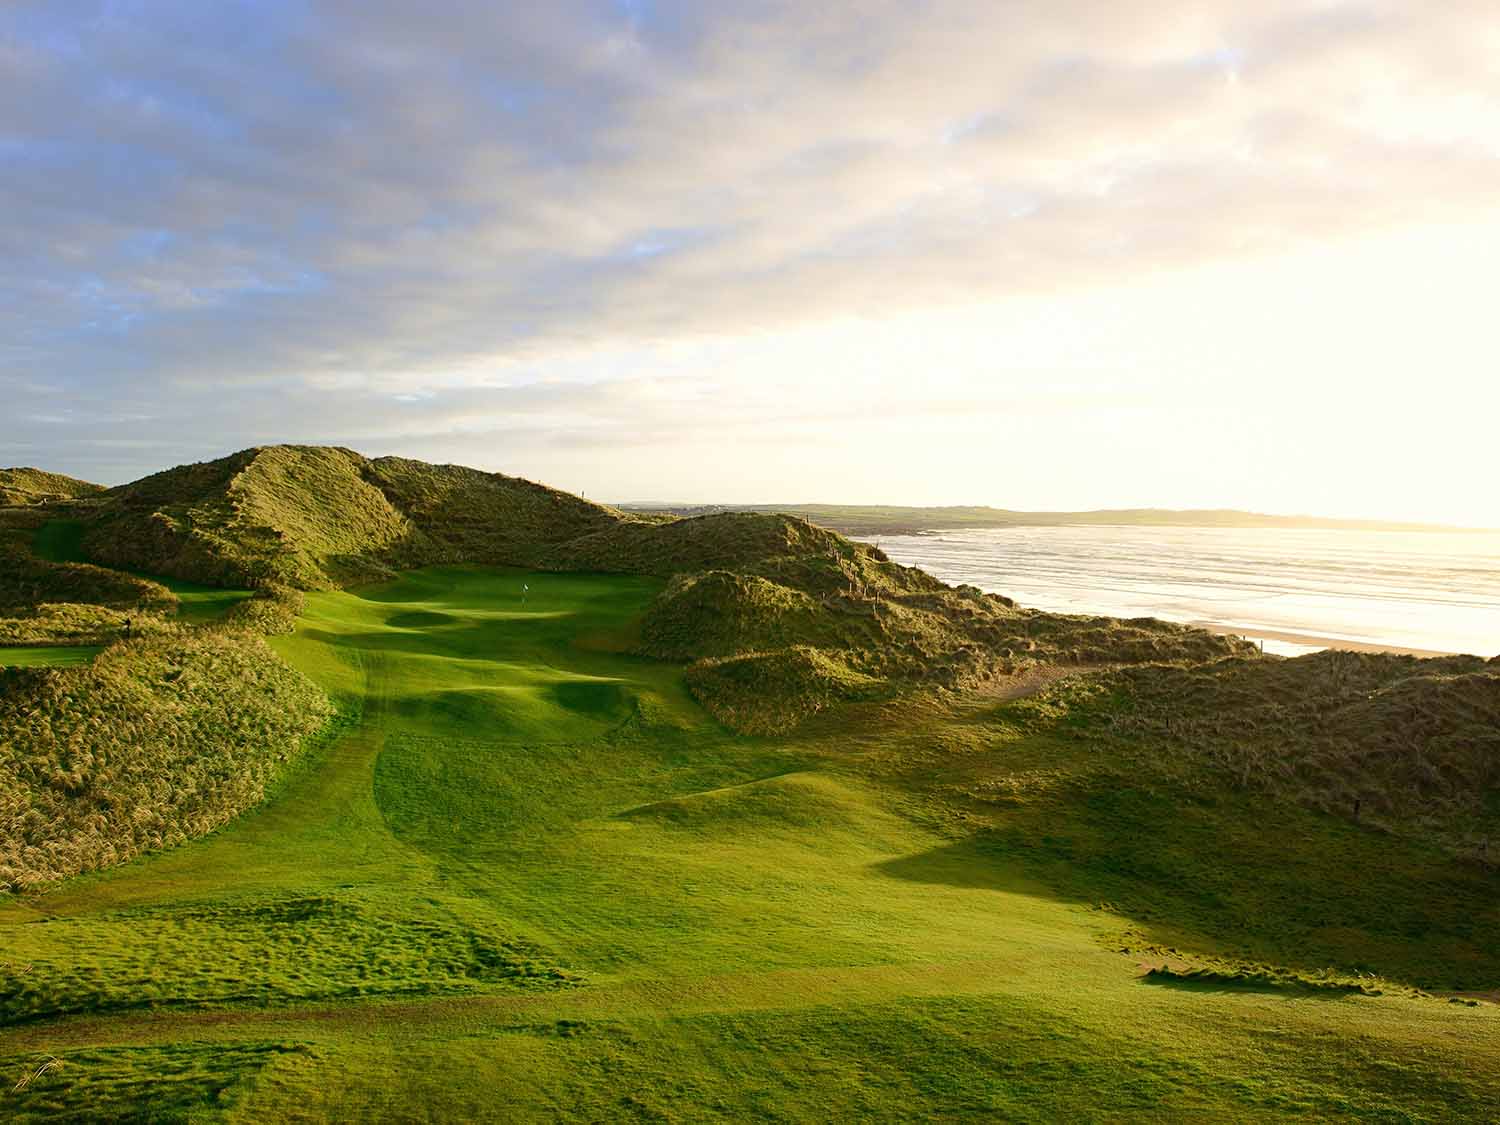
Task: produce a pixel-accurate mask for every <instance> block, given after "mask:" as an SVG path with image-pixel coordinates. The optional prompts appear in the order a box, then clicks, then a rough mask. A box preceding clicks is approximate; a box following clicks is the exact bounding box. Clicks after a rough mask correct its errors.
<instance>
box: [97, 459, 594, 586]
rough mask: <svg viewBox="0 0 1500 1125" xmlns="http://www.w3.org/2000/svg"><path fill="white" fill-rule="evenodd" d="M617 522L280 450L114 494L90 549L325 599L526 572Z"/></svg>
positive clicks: (504, 489)
mask: <svg viewBox="0 0 1500 1125" xmlns="http://www.w3.org/2000/svg"><path fill="white" fill-rule="evenodd" d="M620 518H621V517H620V516H618V514H616V513H612V512H611V511H610V510H609V509H605V508H601V507H599V506H598V505H595V504H590V503H588V502H587V501H585V500H581V499H579V498H577V497H574V496H569V495H567V494H566V493H561V492H557V491H556V490H554V489H550V488H546V487H544V486H542V485H538V484H533V483H531V482H530V481H523V480H518V479H516V478H513V477H505V476H501V475H499V474H495V473H484V472H480V471H478V470H476V469H464V468H459V467H456V466H452V465H428V464H425V463H424V462H421V461H409V460H406V459H404V458H399V457H383V458H379V459H377V460H370V459H369V458H366V457H363V456H361V455H360V454H358V453H355V452H353V451H352V450H348V449H337V448H326V447H321V446H290V445H281V446H267V447H263V448H256V449H247V450H244V451H242V452H240V453H236V454H233V455H232V456H229V457H224V458H221V459H219V460H217V461H210V462H206V463H203V464H196V465H186V466H180V467H178V468H175V469H168V470H166V471H165V472H162V473H157V474H155V475H153V476H149V477H146V478H144V479H142V480H139V481H136V482H135V483H133V484H128V485H124V486H123V487H121V488H117V489H113V490H111V491H110V492H108V493H107V494H105V495H104V496H103V497H102V498H100V499H99V501H98V502H97V515H96V517H95V521H94V525H93V527H92V529H91V530H90V532H89V535H88V537H87V539H86V541H85V547H86V549H87V550H88V552H89V554H90V556H91V557H92V558H95V559H97V560H99V561H102V562H108V563H110V564H112V565H115V566H122V567H133V568H136V569H140V570H146V571H149V572H151V573H153V574H166V575H171V576H174V577H178V578H185V579H189V580H191V581H196V582H207V583H210V584H215V585H222V586H259V585H264V584H268V583H274V584H279V585H286V586H294V587H299V588H302V589H319V588H327V587H331V586H343V585H349V584H352V583H358V582H363V581H372V580H377V579H382V578H389V577H390V576H391V575H392V573H393V572H394V570H395V569H397V568H408V567H413V566H422V565H427V564H432V563H442V562H448V563H451V562H484V563H497V564H516V563H529V562H532V561H534V559H535V556H536V555H537V554H538V553H539V552H540V551H541V550H542V549H543V548H545V547H546V546H547V545H549V544H553V543H557V542H559V541H561V540H563V539H567V538H571V537H573V536H577V535H580V534H582V533H584V532H586V531H589V530H592V529H594V528H597V527H599V526H601V525H603V524H605V523H608V522H610V521H612V520H617V519H620Z"/></svg>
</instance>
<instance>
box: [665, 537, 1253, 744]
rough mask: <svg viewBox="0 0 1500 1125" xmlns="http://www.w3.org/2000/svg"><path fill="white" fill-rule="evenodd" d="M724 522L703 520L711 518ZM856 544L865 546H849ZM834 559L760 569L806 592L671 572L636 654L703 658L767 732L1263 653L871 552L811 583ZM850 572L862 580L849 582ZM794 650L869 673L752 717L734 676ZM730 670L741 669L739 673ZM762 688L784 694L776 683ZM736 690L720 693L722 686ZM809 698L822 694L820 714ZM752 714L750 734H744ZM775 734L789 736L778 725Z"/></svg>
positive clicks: (709, 675) (728, 710)
mask: <svg viewBox="0 0 1500 1125" xmlns="http://www.w3.org/2000/svg"><path fill="white" fill-rule="evenodd" d="M714 518H715V517H705V518H704V521H703V522H709V521H711V520H712V519H714ZM850 546H854V545H852V544H851V545H850ZM827 558H828V556H826V555H825V556H816V555H815V556H811V557H810V558H802V557H797V556H791V557H787V556H781V557H777V558H774V559H771V560H767V561H766V562H763V563H762V564H761V567H762V568H763V569H766V570H771V571H773V572H775V573H779V574H783V575H784V574H787V573H788V572H793V573H795V572H797V571H798V570H801V571H803V572H804V573H802V574H800V575H799V577H800V578H801V580H802V581H804V582H806V583H807V585H806V587H805V588H797V587H794V586H788V585H783V584H782V583H780V582H776V581H772V580H771V579H770V578H767V577H763V576H762V575H760V574H756V573H749V574H746V573H737V572H733V571H727V570H712V571H708V572H706V573H702V574H693V575H680V576H678V577H677V578H674V579H673V580H672V581H671V583H670V584H669V585H668V587H667V588H666V589H665V590H664V591H663V592H662V594H661V596H660V597H659V598H658V599H657V601H656V602H655V603H654V604H653V605H652V607H651V609H650V610H649V611H648V613H647V614H646V616H645V618H644V620H643V622H642V627H641V640H640V645H639V651H640V652H642V653H643V654H645V655H649V656H653V657H656V658H659V659H666V660H687V661H691V660H701V661H705V662H706V663H705V665H704V666H703V667H701V668H700V667H698V666H697V665H695V666H694V670H693V672H692V673H691V675H690V680H689V682H690V683H691V684H692V685H693V691H694V694H695V695H696V696H697V697H698V699H699V701H700V702H702V703H703V704H704V705H705V706H706V707H708V709H709V710H710V711H712V712H713V713H714V714H715V715H717V716H720V717H721V719H723V720H724V721H728V722H729V723H730V725H731V726H735V729H739V730H745V731H752V730H753V731H762V730H765V729H768V728H766V726H765V722H764V720H763V718H762V716H761V715H760V712H764V713H765V714H766V715H772V714H777V713H780V714H781V715H783V716H784V717H785V718H784V719H783V722H796V721H800V719H801V718H805V717H807V716H808V715H809V714H811V713H813V711H816V710H821V709H822V707H823V706H826V705H829V704H830V703H831V702H832V701H833V700H835V699H839V698H870V697H873V696H876V695H880V694H887V695H888V694H891V693H893V692H896V691H900V690H904V689H913V688H921V687H931V686H933V685H937V686H940V687H943V688H949V689H965V688H970V687H973V686H975V685H977V684H979V683H982V682H984V681H988V680H992V679H994V678H996V677H1002V676H1010V675H1014V674H1016V673H1018V672H1022V671H1025V670H1027V669H1029V668H1033V667H1036V666H1039V665H1059V664H1061V665H1079V666H1090V665H1103V664H1116V663H1131V662H1136V661H1147V660H1170V661H1182V662H1193V661H1202V660H1214V659H1220V658H1223V657H1226V656H1229V655H1231V654H1235V653H1242V654H1249V653H1253V652H1254V651H1255V649H1254V646H1253V645H1251V644H1249V643H1248V642H1245V641H1241V640H1238V639H1236V638H1232V637H1222V636H1218V635H1216V634H1212V633H1208V632H1205V631H1204V630H1201V629H1192V628H1188V627H1186V626H1181V625H1174V624H1170V623H1167V622H1162V621H1155V620H1150V619H1143V620H1134V621H1117V620H1114V619H1111V618H1096V617H1072V616H1065V615H1060V614H1047V613H1038V612H1036V611H1033V610H1024V609H1018V608H1016V606H1015V605H1014V604H1013V603H1012V602H1011V601H1010V600H1009V599H1007V598H1001V597H995V596H992V595H986V594H982V593H980V592H979V591H978V590H975V589H973V588H972V587H969V588H961V589H957V590H955V589H950V588H948V587H946V586H942V585H940V584H937V583H936V582H935V581H934V580H932V579H930V578H928V576H927V575H925V574H922V573H921V572H920V571H917V572H915V573H913V572H910V571H907V570H905V569H904V568H900V567H894V566H892V564H890V563H888V562H886V561H885V560H884V559H883V557H882V556H880V555H878V554H876V553H874V552H873V551H870V550H869V549H865V550H864V551H862V552H860V553H859V554H858V556H857V558H858V562H857V563H851V562H849V560H848V559H847V558H846V559H844V560H842V561H843V562H844V563H845V569H844V570H836V571H835V573H838V574H839V575H840V578H839V579H837V580H835V581H833V582H830V581H828V575H827V574H824V575H822V576H819V575H816V574H813V575H808V574H807V573H805V572H806V571H814V570H815V569H816V568H817V565H818V563H820V562H822V561H826V560H827ZM850 573H856V574H858V575H859V576H860V577H858V578H857V579H856V580H855V582H854V584H853V585H851V580H850V577H849V575H850ZM786 649H808V650H811V651H817V652H819V653H820V654H821V655H822V657H823V659H824V660H826V661H828V662H830V663H832V664H837V665H838V666H841V667H844V668H846V669H847V670H848V671H850V672H851V673H855V674H858V675H860V676H861V677H863V678H864V683H863V685H862V687H861V690H860V692H859V693H857V695H840V694H838V693H834V694H832V695H829V694H828V693H827V692H825V691H824V690H823V687H824V686H826V685H824V686H819V685H816V684H814V685H811V686H810V689H809V690H810V692H811V695H810V696H808V697H807V698H799V691H798V689H797V688H796V687H795V686H794V685H791V684H790V683H788V684H787V685H785V688H784V690H785V691H786V694H785V695H784V696H780V697H778V696H777V695H774V694H772V695H768V696H767V698H766V699H765V700H763V702H762V703H761V704H760V706H759V707H758V708H754V709H747V703H748V697H747V691H748V690H749V689H748V687H747V686H746V684H744V683H740V682H738V681H737V680H730V679H726V678H725V676H724V674H723V665H724V664H725V662H726V661H728V660H729V659H730V658H732V657H739V656H745V657H747V658H753V659H752V660H751V663H750V664H748V665H746V668H747V669H748V668H751V667H755V666H757V662H758V661H759V660H761V659H762V658H763V656H764V654H766V653H769V652H780V651H782V650H786ZM731 666H732V665H731ZM758 687H759V690H763V691H766V692H772V693H774V692H776V691H778V690H783V687H782V680H781V679H779V678H778V677H774V676H765V677H762V678H761V679H760V680H759V681H758ZM720 691H723V692H728V693H730V694H729V695H728V696H726V697H725V698H724V699H716V698H715V693H716V692H720ZM808 698H816V699H818V700H820V702H819V704H818V706H816V707H811V708H809V707H808V706H807V702H808ZM737 716H743V717H744V718H745V720H746V721H748V722H750V723H751V724H752V725H751V726H737V725H736V723H737V722H738V719H737V718H736V717H737ZM777 729H787V728H786V727H785V726H780V727H778V728H777Z"/></svg>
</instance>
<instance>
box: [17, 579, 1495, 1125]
mask: <svg viewBox="0 0 1500 1125" xmlns="http://www.w3.org/2000/svg"><path fill="white" fill-rule="evenodd" d="M523 583H524V584H528V585H529V586H530V591H529V593H528V594H527V595H526V596H525V600H524V602H523V598H522V593H523V591H522V586H523ZM659 588H660V584H659V583H657V582H655V581H652V580H647V579H631V578H607V577H598V576H588V575H554V574H528V573H522V572H516V571H495V570H478V569H465V568H445V569H433V570H427V571H421V572H415V573H412V574H410V575H408V576H406V577H403V578H402V579H400V580H399V581H397V582H394V583H391V584H389V585H386V586H383V587H377V588H367V589H364V590H361V591H358V592H342V593H315V594H311V595H309V597H308V601H307V610H306V613H305V615H304V617H303V618H302V621H301V624H300V625H299V628H298V630H297V632H296V633H295V634H293V635H291V636H287V637H281V638H277V639H275V640H274V641H273V644H274V645H275V647H276V648H277V649H278V651H280V652H281V653H282V654H283V655H284V656H285V657H286V659H288V660H289V661H290V662H291V663H292V664H294V665H295V666H296V667H298V668H299V669H301V670H302V671H304V672H305V673H307V674H308V675H309V676H311V677H312V678H313V679H315V680H316V681H317V682H318V683H320V684H321V685H323V686H324V687H325V689H327V690H328V691H329V692H330V693H331V694H332V695H333V696H334V698H335V699H336V701H337V702H338V703H339V705H340V708H341V710H342V714H343V722H344V724H345V727H344V732H343V734H342V735H341V736H340V737H338V738H336V739H332V740H328V741H326V742H325V743H324V744H323V745H322V746H321V747H320V748H317V749H315V750H313V751H312V752H311V753H309V754H308V755H307V756H305V757H304V758H303V759H302V760H301V761H300V762H299V763H298V764H297V765H296V766H295V767H293V768H292V769H291V771H290V774H289V776H288V777H287V778H286V779H285V780H284V782H283V783H282V784H281V786H280V788H279V790H278V792H277V793H276V794H275V795H274V796H273V798H272V799H271V800H269V801H268V802H267V803H266V804H265V805H263V806H262V807H261V808H259V809H258V810H256V811H255V812H253V813H250V814H248V815H246V816H244V817H242V818H241V819H240V820H238V821H237V822H235V823H234V824H232V825H231V826H229V827H228V828H226V829H224V830H222V831H220V832H218V833H216V834H214V835H212V836H210V837H207V838H205V839H202V840H199V841H196V842H193V843H189V844H185V845H183V846H181V847H178V848H176V849H174V850H172V851H169V852H165V853H161V854H159V855H154V856H150V857H148V858H146V859H144V860H141V861H137V862H135V863H133V864H131V865H128V866H126V867H123V868H119V869H116V870H114V871H112V872H108V873H104V874H99V875H92V876H85V877H81V878H77V879H74V880H72V881H70V882H68V883H66V884H64V885H63V886H61V887H60V888H59V889H57V890H56V891H54V892H52V893H50V894H48V895H45V896H42V897H22V898H20V899H16V900H12V901H10V902H8V903H6V904H5V905H4V906H3V908H0V945H3V947H4V954H3V960H4V961H5V965H4V967H3V969H0V1012H3V1013H4V1015H5V1017H6V1020H7V1023H6V1026H4V1027H3V1028H0V1079H3V1080H4V1081H3V1084H0V1113H10V1114H14V1115H16V1116H20V1117H25V1116H28V1115H30V1116H36V1117H42V1116H46V1115H49V1114H51V1115H56V1116H61V1117H68V1116H74V1117H85V1116H93V1117H99V1118H121V1117H126V1116H130V1115H135V1116H136V1117H137V1118H139V1119H142V1120H183V1119H193V1120H216V1119H223V1120H255V1121H279V1120H286V1119H303V1120H308V1119H310V1120H368V1119H390V1120H412V1119H420V1120H474V1119H501V1120H504V1119H516V1118H524V1119H546V1120H553V1119H557V1118H565V1119H582V1120H619V1119H627V1120H628V1119H642V1120H674V1119H681V1120H704V1119H715V1118H748V1117H756V1118H765V1119H769V1120H809V1121H829V1120H849V1119H869V1120H902V1119H918V1118H933V1117H938V1118H955V1117H962V1116H991V1117H1003V1118H1011V1119H1032V1120H1041V1121H1050V1120H1058V1119H1063V1118H1066V1117H1076V1118H1078V1119H1081V1120H1099V1119H1120V1118H1151V1119H1168V1120H1183V1119H1193V1120H1226V1119H1229V1120H1233V1119H1272V1118H1278V1117H1281V1116H1285V1115H1287V1114H1294V1113H1295V1114H1300V1115H1302V1116H1306V1117H1310V1118H1315V1119H1316V1118H1331V1117H1357V1118H1364V1119H1370V1120H1388V1121H1409V1120H1479V1119H1484V1118H1485V1117H1486V1116H1488V1115H1489V1114H1490V1113H1491V1111H1492V1109H1493V1106H1494V1105H1495V1104H1497V1099H1500V1046H1497V1044H1500V1009H1497V1008H1495V1007H1494V1006H1491V1005H1482V1006H1479V1007H1469V1006H1467V1005H1450V1004H1447V1003H1443V1002H1440V1001H1437V1000H1433V999H1423V998H1417V997H1412V996H1407V995H1394V994H1388V995H1384V996H1379V997H1374V996H1364V995H1357V994H1355V995H1346V994H1342V993H1334V994H1331V995H1333V997H1334V998H1324V997H1323V996H1321V995H1317V994H1312V993H1309V992H1306V991H1302V990H1295V989H1277V988H1268V989H1261V988H1243V987H1217V988H1216V987H1212V986H1210V985H1205V984H1203V983H1194V982H1189V983H1188V984H1183V985H1175V984H1174V985H1161V984H1153V983H1150V982H1148V981H1146V980H1143V979H1142V978H1141V974H1140V966H1139V965H1138V964H1137V960H1136V958H1134V957H1132V956H1130V955H1127V954H1123V953H1121V952H1120V951H1119V949H1120V946H1119V943H1118V942H1117V940H1116V935H1117V934H1118V933H1119V931H1120V930H1121V928H1122V926H1123V925H1124V924H1125V920H1124V919H1122V916H1121V915H1120V914H1119V913H1117V912H1116V911H1114V910H1110V909H1100V908H1099V906H1100V904H1099V903H1098V901H1097V900H1096V901H1092V902H1091V901H1087V899H1086V896H1085V894H1084V890H1086V889H1087V888H1084V887H1081V886H1073V887H1068V886H1062V885H1061V884H1060V883H1058V882H1057V881H1053V882H1051V883H1048V884H1044V883H1042V882H1038V881H1035V878H1034V875H1033V874H1028V872H1041V873H1042V874H1045V870H1046V866H1047V864H1050V863H1054V862H1057V861H1058V856H1059V855H1065V852H1066V849H1065V848H1063V847H1062V845H1049V847H1050V848H1051V851H1048V852H1046V853H1045V854H1044V855H1042V856H1041V857H1040V860H1041V863H1040V865H1037V864H1028V863H1026V862H1022V860H1023V859H1024V858H1025V857H1024V856H1019V855H1017V854H1012V853H1017V852H1019V851H1021V850H1023V849H1026V848H1028V847H1031V846H1032V844H1031V842H1030V839H1029V837H1027V836H1026V834H1025V832H1022V831H1019V830H1018V831H1017V833H1016V834H1014V835H1013V836H1012V837H1005V838H1002V839H1001V840H1000V843H1003V845H1004V846H1003V847H1000V846H997V847H995V848H994V849H992V851H991V853H987V854H986V853H981V852H976V851H974V849H973V848H972V847H971V848H970V850H969V851H965V850H964V847H963V845H961V844H958V843H956V842H955V838H954V835H953V834H952V832H951V830H950V829H949V828H947V827H944V826H942V825H940V824H939V822H938V821H937V820H936V819H935V818H934V817H933V816H932V815H930V813H929V812H928V811H927V809H928V806H927V805H926V804H925V803H924V802H925V801H926V798H924V797H922V796H921V792H920V789H919V787H916V786H915V784H914V783H912V784H908V783H907V782H904V781H900V782H899V783H897V782H893V780H892V777H893V774H892V771H891V770H890V769H889V768H886V767H883V766H881V765H880V763H881V761H883V760H884V756H887V755H890V754H893V753H895V752H897V751H901V752H902V753H903V754H904V753H907V748H908V744H909V746H910V747H916V748H918V749H920V748H922V747H926V748H928V751H929V752H935V751H931V747H933V746H935V745H937V744H938V743H939V742H942V741H943V740H948V741H947V742H944V743H943V744H944V745H948V744H949V743H952V744H953V745H957V743H956V742H954V741H953V740H954V739H957V738H958V737H959V736H958V735H957V734H953V733H952V732H947V731H945V730H942V729H938V728H937V727H934V726H932V724H940V723H942V722H945V721H946V720H944V719H942V718H941V717H935V716H933V715H925V714H912V715H911V716H909V719H908V720H907V721H906V722H905V723H904V725H903V726H902V727H901V729H900V731H899V739H898V740H895V741H888V740H884V739H883V738H882V737H881V736H879V735H878V733H877V734H873V735H872V734H870V733H869V732H868V731H866V732H865V733H863V734H861V733H859V731H858V730H857V729H855V728H851V731H850V733H848V734H846V735H838V734H828V733H827V732H824V733H822V734H817V735H808V736H805V737H801V738H795V739H789V740H771V739H755V738H745V737H735V736H731V735H729V734H727V733H725V732H724V731H723V730H722V729H721V728H718V727H717V726H715V725H714V724H712V723H711V722H710V721H709V720H708V719H707V718H706V717H705V716H704V714H703V713H702V712H701V711H700V710H699V709H698V708H697V707H696V705H695V704H693V702H692V701H691V699H690V698H689V697H688V695H687V694H686V692H685V690H684V687H683V684H682V677H681V671H680V669H678V668H677V667H674V666H671V665H665V664H658V663H652V662H648V661H644V660H641V659H637V658H632V657H628V656H624V655H620V652H621V650H622V649H624V648H625V647H626V646H627V639H628V638H629V636H630V635H631V629H632V625H633V623H634V621H635V620H636V619H637V618H638V616H639V614H640V613H641V612H642V610H643V609H644V608H645V606H646V604H647V603H648V601H649V600H650V598H651V597H652V596H653V595H654V594H655V592H656V591H657V590H658V589H659ZM974 729H975V731H978V732H979V733H976V734H974V736H973V737H975V738H976V739H977V738H979V737H980V736H981V734H983V730H984V729H986V728H984V727H983V724H981V725H980V726H979V727H975V728H974ZM991 734H992V735H993V732H991ZM985 737H990V736H988V735H987V736H985ZM995 737H998V736H995ZM1003 741H1004V740H1003V739H1000V740H999V741H997V742H994V744H993V745H991V744H990V743H986V744H985V745H986V746H989V747H990V750H989V751H986V752H990V751H993V752H996V753H998V752H1000V751H999V750H995V749H994V747H995V746H1000V744H1001V742H1003ZM1042 746H1043V744H1041V743H1039V744H1038V747H1039V749H1037V750H1036V751H1035V752H1038V753H1040V752H1042V750H1041V749H1040V748H1041V747H1042ZM1001 749H1002V750H1003V746H1002V747H1001ZM911 753H913V754H917V750H912V751H911ZM919 756H920V755H919V754H918V757H919ZM904 760H905V759H904ZM911 760H916V759H915V758H913V759H911ZM948 769H949V770H950V772H951V771H952V770H954V769H956V767H954V766H952V765H951V763H950V765H949V767H948ZM898 781H899V779H898ZM1127 811H1128V810H1127ZM1101 815H1106V816H1120V815H1124V814H1123V813H1121V812H1119V811H1118V810H1110V809H1106V810H1104V811H1103V813H1102V814H1101ZM1022 827H1025V828H1027V829H1028V830H1029V829H1030V828H1031V827H1032V826H1030V825H1023V826H1022ZM1070 831H1081V829H1078V828H1077V827H1076V826H1074V828H1070ZM1149 846H1150V844H1149V843H1148V844H1147V847H1149ZM1085 874H1087V869H1085ZM1107 874H1108V875H1110V876H1111V877H1114V876H1116V875H1118V872H1114V871H1111V872H1108V873H1107ZM1079 878H1082V876H1080V877H1079ZM1047 886H1058V887H1059V889H1058V890H1055V891H1049V890H1048V889H1046V888H1047ZM53 1060H56V1061H55V1063H54V1064H53V1065H50V1066H47V1064H48V1063H49V1062H52V1061H53ZM44 1066H45V1067H46V1069H42V1068H43V1067H44ZM39 1070H40V1071H41V1072H40V1073H37V1072H38V1071H39ZM33 1074H34V1075H35V1077H30V1076H31V1075H33ZM28 1078H29V1082H27V1084H26V1085H25V1087H24V1089H21V1090H12V1089H11V1086H12V1085H13V1084H17V1083H20V1082H22V1081H23V1080H26V1079H28Z"/></svg>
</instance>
